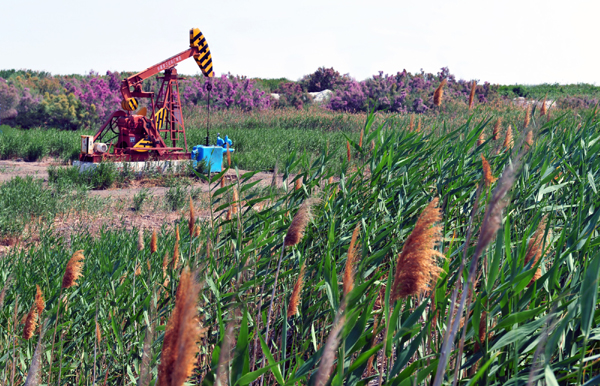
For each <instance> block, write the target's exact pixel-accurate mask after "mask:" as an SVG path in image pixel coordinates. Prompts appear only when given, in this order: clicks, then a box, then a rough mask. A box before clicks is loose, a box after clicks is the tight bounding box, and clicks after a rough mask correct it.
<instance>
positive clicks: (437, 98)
mask: <svg viewBox="0 0 600 386" xmlns="http://www.w3.org/2000/svg"><path fill="white" fill-rule="evenodd" d="M446 83H448V80H447V79H443V80H442V81H441V82H440V85H439V86H438V88H436V89H435V92H434V93H433V104H434V105H436V106H438V107H439V106H441V104H442V97H443V96H444V86H445V85H446Z"/></svg>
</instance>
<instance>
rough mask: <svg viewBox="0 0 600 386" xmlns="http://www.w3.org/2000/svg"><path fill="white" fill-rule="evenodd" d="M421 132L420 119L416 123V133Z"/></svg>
mask: <svg viewBox="0 0 600 386" xmlns="http://www.w3.org/2000/svg"><path fill="white" fill-rule="evenodd" d="M420 132H421V118H419V122H418V123H417V133H420Z"/></svg>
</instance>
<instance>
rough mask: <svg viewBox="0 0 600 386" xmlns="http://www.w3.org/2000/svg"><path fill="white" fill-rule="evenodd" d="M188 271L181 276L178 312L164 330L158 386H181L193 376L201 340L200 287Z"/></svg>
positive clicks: (177, 295)
mask: <svg viewBox="0 0 600 386" xmlns="http://www.w3.org/2000/svg"><path fill="white" fill-rule="evenodd" d="M195 276H196V274H195V273H194V274H191V273H190V270H189V268H188V267H185V269H184V270H183V271H182V272H181V276H180V279H179V286H178V287H177V293H176V295H175V308H174V309H173V312H172V313H171V317H170V318H169V321H168V322H167V325H166V328H165V335H164V339H163V346H162V353H161V361H160V364H159V366H158V379H159V384H160V385H162V386H181V385H183V383H184V382H185V381H186V380H187V379H188V378H189V377H190V375H192V371H193V369H194V363H195V361H196V354H197V353H198V344H197V343H198V341H199V340H200V338H201V329H200V323H199V320H198V316H197V315H198V310H197V306H196V305H197V303H198V294H199V292H200V285H199V284H198V282H197V281H196V279H195Z"/></svg>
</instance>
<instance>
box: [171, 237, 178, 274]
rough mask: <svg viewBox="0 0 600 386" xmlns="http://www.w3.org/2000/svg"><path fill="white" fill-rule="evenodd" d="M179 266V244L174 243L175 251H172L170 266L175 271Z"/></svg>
mask: <svg viewBox="0 0 600 386" xmlns="http://www.w3.org/2000/svg"><path fill="white" fill-rule="evenodd" d="M178 265H179V243H175V250H174V251H173V259H172V260H171V266H172V267H173V269H174V270H175V269H177V266H178Z"/></svg>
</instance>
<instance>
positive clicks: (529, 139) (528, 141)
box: [525, 130, 533, 150]
mask: <svg viewBox="0 0 600 386" xmlns="http://www.w3.org/2000/svg"><path fill="white" fill-rule="evenodd" d="M531 146H533V130H529V131H528V132H527V135H526V136H525V150H529V149H530V148H531Z"/></svg>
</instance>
